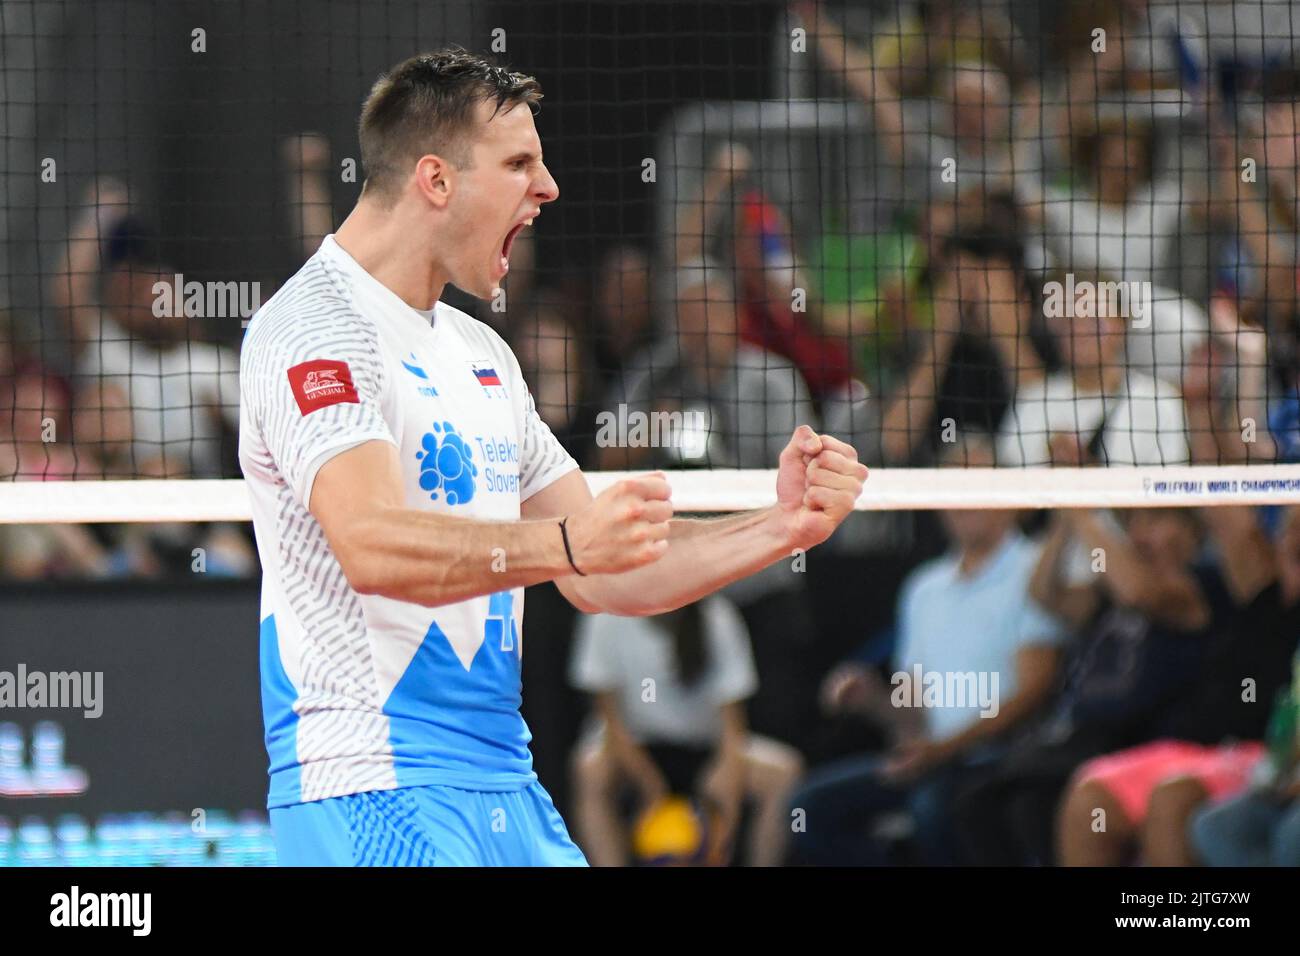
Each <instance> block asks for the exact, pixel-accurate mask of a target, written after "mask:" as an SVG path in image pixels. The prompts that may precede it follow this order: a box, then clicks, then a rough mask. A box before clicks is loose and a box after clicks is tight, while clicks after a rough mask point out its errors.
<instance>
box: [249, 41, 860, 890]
mask: <svg viewBox="0 0 1300 956" xmlns="http://www.w3.org/2000/svg"><path fill="white" fill-rule="evenodd" d="M540 98H541V90H540V88H539V86H538V84H537V82H536V81H535V80H534V79H532V78H530V77H526V76H523V75H520V74H517V73H510V72H507V71H505V70H504V69H501V68H499V67H496V66H493V65H491V64H490V63H488V62H487V61H485V60H483V59H481V58H479V57H477V56H474V55H471V54H469V53H466V52H463V51H459V50H457V51H446V52H439V53H433V54H428V55H422V56H417V57H414V58H412V59H410V60H407V61H405V62H403V63H401V64H399V65H398V66H396V67H395V68H394V69H393V70H392V71H391V72H389V73H388V74H387V75H385V76H383V77H382V78H381V79H380V80H379V81H378V82H377V83H376V84H375V86H374V88H373V90H372V91H371V93H370V96H369V98H368V99H367V101H366V103H365V106H364V108H363V111H362V115H361V122H360V130H359V132H360V143H361V159H362V163H363V165H364V168H365V172H366V177H367V178H366V182H365V185H364V187H363V190H362V194H361V197H360V199H359V201H358V202H357V205H356V207H355V209H354V210H353V211H352V213H351V214H350V215H349V216H348V218H347V220H346V221H345V222H344V223H343V224H342V226H340V227H339V229H338V231H337V233H336V234H334V235H332V236H328V237H326V239H325V240H324V242H323V243H322V245H321V247H320V249H319V251H318V252H317V253H316V254H315V255H314V256H312V258H311V259H310V260H309V261H308V262H307V263H306V264H305V265H304V266H303V268H302V269H301V270H300V271H299V272H298V273H297V274H296V275H295V276H294V277H293V278H292V279H291V280H290V281H289V282H288V283H286V284H285V286H284V287H283V288H281V289H280V290H279V292H277V293H276V295H275V296H274V297H273V298H272V299H271V300H270V301H268V302H267V303H266V305H265V306H264V307H263V308H262V309H261V310H260V311H259V312H258V314H257V315H256V317H255V318H254V319H253V320H252V322H251V323H250V325H249V328H248V332H247V335H246V338H245V341H244V346H243V351H242V359H241V399H242V402H241V416H242V422H241V438H240V461H241V464H242V467H243V471H244V475H245V477H246V479H247V483H248V487H249V492H250V496H251V499H252V511H253V524H254V528H255V530H256V533H257V541H258V548H259V551H260V554H261V559H262V565H263V568H264V571H263V583H262V613H261V616H262V623H261V661H262V694H263V710H264V718H265V723H266V744H267V749H268V752H269V755H270V758H271V765H270V777H271V782H270V797H269V801H268V805H269V807H270V815H271V825H272V828H273V830H274V833H275V839H276V845H277V849H278V852H279V856H280V862H281V863H282V864H287V865H322V864H324V865H328V864H340V865H352V864H414V865H456V864H465V865H494V864H507V865H552V864H553V865H563V864H572V865H581V864H583V863H584V862H585V861H584V859H583V856H582V854H581V852H580V851H579V850H578V849H577V847H576V846H575V845H574V844H573V842H572V841H571V840H570V839H569V836H568V833H567V831H566V828H565V825H564V823H563V821H562V820H561V819H560V817H559V815H558V814H557V813H556V811H555V808H554V806H553V805H552V803H551V800H550V798H549V797H548V796H547V794H546V793H545V791H544V790H543V789H542V787H541V786H540V785H539V784H538V782H537V778H536V775H535V774H534V772H533V770H532V762H531V757H530V754H529V750H528V742H529V739H530V737H529V732H528V728H527V727H526V726H525V724H524V721H523V719H522V718H521V716H520V714H519V704H520V654H521V648H522V644H521V634H520V627H519V622H520V621H521V619H522V616H523V588H524V587H526V586H527V585H530V584H537V583H539V582H542V581H555V582H556V584H557V586H558V587H559V589H560V591H561V592H562V593H563V594H564V595H565V597H566V598H567V599H568V600H569V601H571V602H572V603H573V604H574V605H575V606H576V607H577V608H579V609H580V610H582V611H585V612H609V613H614V614H623V615H648V614H657V613H662V612H664V611H667V610H669V609H672V608H676V607H680V606H682V605H685V604H687V603H690V602H692V601H695V600H697V599H699V598H701V597H703V596H704V595H706V594H709V593H711V592H713V591H716V590H717V589H718V588H720V587H722V586H723V585H726V584H728V583H730V582H732V581H735V580H737V579H738V578H741V577H744V576H746V575H749V574H751V573H753V572H755V571H757V570H759V569H760V568H763V567H765V566H766V565H769V564H771V563H773V562H775V561H777V560H778V559H781V558H783V557H788V556H789V555H791V554H792V553H793V552H794V551H795V550H796V549H806V548H808V547H811V546H813V545H816V544H818V543H820V542H821V541H823V540H825V539H826V538H827V537H828V536H829V535H830V533H831V532H832V531H833V530H834V529H835V527H836V526H837V525H838V524H839V522H840V521H841V520H842V519H843V518H844V517H845V516H846V515H847V514H848V513H849V512H850V510H851V509H852V507H853V503H854V501H855V499H856V498H857V497H858V495H859V494H860V492H861V490H862V484H863V481H864V479H865V478H866V474H867V470H866V468H865V467H863V466H862V465H861V464H859V463H858V461H857V455H856V453H855V452H854V450H853V449H852V448H851V447H849V446H848V445H846V444H845V443H843V442H841V441H838V440H836V439H834V438H831V437H829V436H825V435H820V436H819V435H817V434H816V433H815V432H814V431H813V430H812V429H811V428H810V427H808V426H807V425H801V426H800V427H799V428H798V429H797V430H796V431H795V433H794V435H793V436H792V437H791V439H790V443H789V445H788V446H787V447H786V448H785V450H784V451H783V452H782V453H781V456H780V461H779V463H778V465H779V473H778V477H777V497H778V499H779V503H778V504H777V505H775V506H773V507H770V508H767V509H764V510H761V511H754V512H749V513H744V514H738V515H734V516H730V517H726V518H722V519H717V520H707V521H692V520H680V519H673V517H672V513H673V508H672V503H671V497H670V496H671V491H670V488H669V483H668V480H667V478H666V477H665V476H664V475H662V474H649V475H643V476H640V477H635V478H630V479H627V480H624V481H620V482H618V483H617V484H615V485H614V486H612V487H610V488H609V489H607V490H605V491H604V492H602V493H601V494H600V495H599V496H597V497H596V498H594V499H593V498H592V496H591V493H590V492H589V491H588V488H587V484H586V482H585V481H584V479H583V476H582V474H581V472H580V471H579V470H578V468H577V465H576V463H575V462H574V461H573V460H572V459H571V458H570V457H569V455H568V454H567V453H565V451H564V450H563V449H562V448H561V447H560V445H559V444H558V442H557V441H556V440H555V438H554V437H553V436H552V435H551V433H550V431H549V430H548V429H547V427H546V426H545V425H544V424H543V423H542V422H541V420H540V419H539V418H538V416H537V413H536V411H535V410H534V407H533V402H532V399H531V397H530V395H529V393H528V389H527V387H526V386H525V384H524V382H523V379H522V377H521V374H520V371H519V365H518V363H517V362H516V360H515V357H514V355H513V354H512V353H511V351H510V349H509V348H508V347H507V346H506V344H505V343H504V342H503V341H502V340H501V339H500V338H499V337H498V336H497V335H496V333H494V332H493V331H492V330H491V329H489V328H488V327H487V326H485V325H483V324H481V323H478V322H476V321H474V320H473V319H471V318H470V317H469V316H467V315H465V314H464V313H462V312H459V311H457V310H456V309H453V308H450V307H448V306H447V305H445V304H443V303H441V302H439V301H438V300H439V296H440V295H441V293H442V291H443V288H444V286H446V285H447V284H448V283H452V284H454V285H456V286H457V287H458V288H460V289H462V290H464V291H466V292H468V293H470V294H472V295H475V296H478V297H481V298H489V297H490V296H491V295H492V294H493V291H494V290H495V289H496V288H497V287H498V285H499V283H500V282H501V280H502V279H503V278H504V276H505V274H506V272H507V271H508V269H509V256H510V249H511V244H512V243H513V242H514V240H515V238H516V237H517V236H518V235H519V232H520V231H521V230H522V229H523V228H525V227H526V226H527V225H529V224H530V223H531V222H532V221H533V220H534V218H535V217H536V216H537V215H538V214H539V213H540V212H541V210H542V207H543V206H545V205H546V204H547V203H550V202H553V201H554V200H555V199H556V198H557V197H558V195H559V190H558V188H557V186H556V183H555V180H554V179H553V178H552V177H551V174H550V172H549V171H548V170H547V168H546V165H545V164H544V163H543V160H542V149H541V144H540V141H539V139H538V135H537V131H536V129H535V127H534V125H533V116H532V110H533V107H534V106H535V105H536V103H537V102H538V100H539V99H540Z"/></svg>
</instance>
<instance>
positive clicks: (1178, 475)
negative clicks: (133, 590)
mask: <svg viewBox="0 0 1300 956" xmlns="http://www.w3.org/2000/svg"><path fill="white" fill-rule="evenodd" d="M630 474H632V473H630V472H617V471H611V472H588V473H587V481H588V484H589V485H590V486H591V490H592V493H593V494H599V493H600V492H601V491H602V490H604V489H605V488H607V487H609V485H611V484H613V483H614V482H616V481H618V480H619V479H621V478H626V477H629V475H630ZM668 477H669V481H670V482H671V484H672V488H673V505H674V507H675V509H676V510H677V511H678V512H728V511H745V510H748V509H752V508H762V507H765V506H767V505H770V504H773V503H774V502H775V501H776V472H775V471H762V470H749V471H723V470H715V471H680V472H670V473H669V475H668ZM1262 504H1300V465H1250V466H1220V467H1209V466H1184V467H1176V466H1165V467H1152V468H1120V467H1112V468H1050V469H1049V468H1025V469H1012V468H940V469H927V468H896V469H885V468H881V469H876V470H873V471H872V472H871V477H870V478H869V480H868V481H867V486H866V489H865V490H864V491H863V494H862V497H861V498H860V499H858V503H857V508H858V510H861V511H912V510H925V509H936V508H945V509H947V508H1144V507H1199V506H1207V505H1262ZM249 519H250V511H249V504H248V492H247V490H246V489H245V487H244V482H243V481H239V480H212V481H201V480H193V479H190V480H177V481H143V480H142V481H46V482H15V483H12V484H0V524H43V523H49V522H73V523H89V522H137V521H138V522H153V521H247V520H249Z"/></svg>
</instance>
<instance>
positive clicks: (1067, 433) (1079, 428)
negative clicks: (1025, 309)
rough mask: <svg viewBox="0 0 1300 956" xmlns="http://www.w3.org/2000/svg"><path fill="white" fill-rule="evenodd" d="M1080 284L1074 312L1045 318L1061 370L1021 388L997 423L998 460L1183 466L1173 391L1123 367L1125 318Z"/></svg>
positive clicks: (1180, 415)
mask: <svg viewBox="0 0 1300 956" xmlns="http://www.w3.org/2000/svg"><path fill="white" fill-rule="evenodd" d="M1083 288H1087V287H1082V288H1077V289H1076V291H1077V294H1078V299H1077V300H1076V302H1075V303H1074V305H1073V309H1071V310H1070V311H1073V312H1074V315H1073V316H1072V317H1071V316H1067V315H1057V316H1053V317H1051V318H1049V320H1048V321H1049V323H1050V327H1051V328H1052V330H1053V332H1054V333H1055V336H1056V339H1057V341H1058V342H1059V343H1060V345H1061V349H1062V352H1063V353H1064V354H1063V357H1064V359H1065V362H1066V369H1065V370H1064V371H1060V372H1055V373H1053V374H1051V375H1048V376H1047V377H1046V378H1044V379H1042V380H1041V381H1039V382H1034V383H1031V384H1029V385H1026V386H1025V387H1024V388H1022V389H1021V390H1020V391H1019V393H1018V394H1017V396H1016V402H1015V405H1014V406H1013V407H1012V408H1011V410H1010V411H1009V412H1008V413H1007V415H1006V417H1005V418H1004V419H1003V422H1002V427H1001V429H1000V435H999V437H998V464H999V465H1031V466H1034V465H1049V464H1055V465H1065V466H1075V467H1077V466H1079V465H1085V464H1106V465H1160V464H1164V465H1183V464H1187V461H1188V447H1187V424H1186V416H1185V414H1184V409H1183V402H1182V398H1181V396H1180V395H1179V393H1178V389H1177V388H1175V387H1174V386H1172V385H1169V384H1168V383H1166V382H1163V381H1161V380H1159V379H1156V378H1152V377H1151V376H1150V375H1148V374H1146V373H1145V372H1142V371H1139V370H1138V369H1133V368H1127V367H1126V366H1125V365H1124V350H1125V344H1126V342H1125V327H1126V321H1127V320H1126V319H1125V318H1123V317H1121V316H1119V315H1115V314H1113V313H1112V310H1110V309H1109V308H1106V307H1102V305H1101V303H1100V302H1098V301H1097V300H1098V298H1099V297H1096V296H1094V297H1093V300H1092V302H1091V304H1089V302H1088V301H1087V300H1086V299H1085V293H1084V291H1083ZM1062 311H1066V310H1064V309H1063V310H1062Z"/></svg>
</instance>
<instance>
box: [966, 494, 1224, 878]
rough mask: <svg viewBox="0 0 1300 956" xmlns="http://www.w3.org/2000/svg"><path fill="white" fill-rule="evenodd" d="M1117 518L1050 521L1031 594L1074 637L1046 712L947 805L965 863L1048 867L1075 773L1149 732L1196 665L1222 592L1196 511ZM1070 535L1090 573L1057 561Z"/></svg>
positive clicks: (1162, 725) (1187, 684)
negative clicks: (1117, 522)
mask: <svg viewBox="0 0 1300 956" xmlns="http://www.w3.org/2000/svg"><path fill="white" fill-rule="evenodd" d="M1125 519H1126V525H1127V527H1126V530H1116V529H1114V528H1112V526H1111V525H1110V523H1108V522H1106V521H1104V520H1101V518H1100V517H1099V516H1098V515H1095V514H1094V513H1092V512H1089V511H1086V510H1067V511H1061V512H1057V514H1056V515H1055V517H1054V523H1053V526H1052V530H1051V533H1050V534H1049V536H1048V539H1047V542H1046V544H1045V545H1044V547H1043V551H1042V555H1041V558H1040V559H1039V562H1038V566H1037V568H1036V569H1035V571H1034V577H1033V582H1032V585H1031V593H1032V594H1033V595H1034V597H1035V598H1036V599H1037V600H1038V601H1040V602H1041V603H1042V605H1043V606H1044V607H1046V608H1048V609H1049V610H1050V611H1051V612H1053V613H1054V614H1055V615H1057V617H1058V618H1060V619H1061V620H1063V621H1064V622H1065V623H1066V624H1067V626H1069V627H1070V629H1071V630H1072V632H1074V633H1075V634H1076V635H1077V637H1076V638H1075V639H1073V640H1072V641H1071V643H1070V645H1069V652H1068V657H1067V662H1066V666H1065V668H1064V670H1063V672H1064V674H1065V679H1064V681H1063V682H1062V684H1061V686H1060V688H1059V689H1058V691H1057V692H1056V693H1055V694H1054V697H1053V702H1052V705H1051V707H1050V709H1049V710H1048V711H1047V712H1045V713H1044V714H1043V715H1042V716H1041V717H1040V718H1039V719H1037V720H1035V721H1033V723H1032V724H1030V725H1029V726H1028V727H1026V729H1025V732H1024V733H1023V734H1022V735H1021V736H1020V737H1019V738H1018V739H1017V740H1016V741H1015V743H1014V745H1013V746H1011V747H1010V748H1009V749H1008V751H1007V753H1006V754H1005V755H1004V756H1003V757H1002V759H1001V760H1000V761H999V762H998V763H997V764H995V765H993V766H991V767H990V768H988V770H987V771H986V772H985V773H984V774H983V775H980V776H976V777H975V778H973V779H972V780H971V781H970V782H969V783H968V784H967V785H966V786H965V787H964V788H963V790H962V791H961V792H960V793H959V794H958V795H957V797H956V799H955V801H954V825H955V827H956V830H957V833H958V835H959V837H960V839H961V842H962V845H963V847H964V848H965V850H966V853H967V858H968V860H969V862H971V863H976V864H981V865H1003V866H1009V865H1046V864H1048V863H1051V862H1052V861H1053V860H1054V859H1055V858H1056V854H1055V850H1054V846H1053V841H1054V835H1055V820H1056V813H1057V807H1058V804H1059V802H1060V799H1061V795H1062V794H1063V792H1064V791H1065V789H1066V786H1067V784H1068V783H1069V780H1070V777H1071V775H1072V774H1073V773H1074V771H1075V769H1076V768H1077V767H1078V766H1079V765H1080V764H1082V763H1083V762H1084V761H1086V760H1088V759H1089V758H1092V757H1095V756H1098V755H1100V754H1103V753H1107V752H1110V751H1113V750H1115V749H1117V748H1120V747H1125V746H1131V745H1134V744H1137V743H1139V742H1142V741H1148V740H1154V739H1158V738H1159V737H1160V736H1161V735H1162V734H1163V733H1164V732H1165V729H1166V728H1167V727H1168V726H1170V725H1171V723H1172V721H1173V715H1172V711H1171V708H1172V707H1173V705H1174V704H1175V702H1177V701H1178V700H1180V699H1181V696H1180V695H1182V694H1184V693H1186V692H1188V691H1189V689H1190V688H1191V687H1192V686H1194V683H1193V682H1194V680H1195V679H1196V677H1197V676H1198V675H1199V674H1200V673H1201V670H1200V663H1201V660H1202V655H1203V653H1204V651H1205V647H1206V645H1207V643H1208V642H1209V640H1210V635H1211V634H1212V633H1214V630H1215V628H1216V627H1217V626H1219V624H1220V622H1221V621H1222V619H1223V615H1224V613H1225V609H1226V608H1227V606H1228V599H1227V596H1226V594H1225V592H1224V587H1223V585H1222V583H1221V581H1220V578H1219V576H1218V574H1217V572H1216V571H1215V570H1214V569H1213V568H1209V567H1202V566H1198V565H1196V564H1194V560H1195V557H1196V554H1197V551H1198V547H1199V544H1198V542H1199V534H1200V531H1199V525H1198V523H1197V521H1196V516H1195V513H1194V512H1192V511H1188V510H1182V509H1173V508H1159V509H1147V510H1135V511H1128V512H1125ZM1073 539H1077V540H1078V542H1079V543H1081V545H1082V546H1083V548H1084V549H1085V550H1086V551H1087V552H1089V553H1091V554H1093V555H1094V561H1097V560H1104V562H1105V563H1104V565H1097V564H1094V565H1093V568H1094V569H1099V568H1101V567H1104V569H1105V570H1104V571H1102V570H1095V573H1089V575H1088V579H1087V580H1086V581H1080V580H1079V579H1077V578H1076V577H1075V576H1074V575H1073V574H1071V573H1069V572H1068V571H1067V567H1066V565H1067V562H1066V561H1065V560H1064V558H1065V557H1066V555H1067V554H1068V553H1069V551H1070V543H1071V541H1072V540H1073ZM1098 549H1099V550H1098ZM1085 573H1088V572H1085Z"/></svg>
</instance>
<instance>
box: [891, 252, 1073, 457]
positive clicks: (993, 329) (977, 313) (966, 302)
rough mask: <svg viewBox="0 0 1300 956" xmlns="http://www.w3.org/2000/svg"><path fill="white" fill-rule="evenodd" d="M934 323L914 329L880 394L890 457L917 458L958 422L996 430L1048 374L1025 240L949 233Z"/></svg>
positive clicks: (936, 280) (936, 274) (936, 284)
mask: <svg viewBox="0 0 1300 956" xmlns="http://www.w3.org/2000/svg"><path fill="white" fill-rule="evenodd" d="M931 283H932V288H933V292H932V301H933V316H934V319H933V328H932V329H929V330H918V333H917V334H916V336H915V338H916V339H918V340H919V341H918V342H917V343H916V345H915V346H914V347H913V351H912V354H911V359H910V362H909V364H908V366H907V371H906V375H905V376H900V377H902V378H903V381H902V383H901V385H900V387H899V388H898V389H897V391H896V392H895V393H894V394H892V395H888V396H886V397H885V398H884V399H883V422H882V435H881V442H882V451H883V455H884V460H885V461H887V462H896V463H899V464H904V463H906V464H911V465H917V466H921V465H924V464H926V463H927V462H929V461H932V460H933V457H934V455H935V454H936V453H937V452H939V451H941V450H942V448H943V446H944V443H945V433H948V435H949V437H950V433H951V432H952V431H953V430H954V429H970V430H976V431H993V430H995V429H996V428H997V426H998V423H999V422H1000V421H1001V420H1002V418H1003V417H1004V416H1005V414H1006V413H1007V410H1008V408H1009V407H1010V405H1011V403H1012V402H1013V401H1014V400H1015V399H1016V397H1017V396H1018V395H1019V394H1022V393H1023V391H1025V390H1026V389H1033V388H1034V387H1035V383H1037V382H1039V381H1040V380H1041V379H1042V377H1043V375H1044V373H1045V366H1046V362H1047V358H1048V356H1046V355H1045V354H1044V353H1046V352H1047V351H1048V349H1047V348H1046V344H1045V342H1046V336H1045V334H1044V333H1043V331H1042V330H1041V329H1036V328H1035V318H1034V316H1035V310H1034V305H1033V303H1034V298H1033V296H1032V294H1031V293H1030V291H1029V289H1028V287H1027V285H1026V281H1025V274H1024V271H1023V267H1022V264H1021V259H1020V247H1019V245H1018V244H1017V243H1016V242H1015V241H1014V239H1013V238H1011V237H1010V236H1007V235H1005V234H1002V233H1000V232H994V231H990V232H985V231H975V232H971V233H966V234H961V235H957V236H954V237H952V238H950V239H949V240H948V241H947V242H946V243H945V246H944V255H943V258H942V259H941V261H940V262H939V263H936V264H935V265H934V267H933V268H932V275H931Z"/></svg>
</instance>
